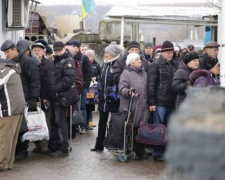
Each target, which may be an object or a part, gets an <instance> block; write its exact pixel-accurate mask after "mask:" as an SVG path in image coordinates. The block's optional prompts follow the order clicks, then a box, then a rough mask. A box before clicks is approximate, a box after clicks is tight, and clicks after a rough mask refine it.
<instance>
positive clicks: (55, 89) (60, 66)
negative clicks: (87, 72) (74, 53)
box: [47, 51, 75, 101]
mask: <svg viewBox="0 0 225 180" xmlns="http://www.w3.org/2000/svg"><path fill="white" fill-rule="evenodd" d="M47 81H48V93H49V97H50V98H51V99H53V100H55V101H59V99H58V96H57V94H59V93H61V92H64V91H67V90H68V89H69V88H70V87H71V86H72V85H73V84H75V64H74V60H73V58H72V57H70V55H69V53H68V52H67V51H66V52H65V53H64V54H63V55H62V56H55V59H54V63H52V65H51V67H50V69H49V71H48V79H47Z"/></svg>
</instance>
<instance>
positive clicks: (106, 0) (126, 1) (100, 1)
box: [38, 0, 215, 5]
mask: <svg viewBox="0 0 225 180" xmlns="http://www.w3.org/2000/svg"><path fill="white" fill-rule="evenodd" d="M38 1H39V2H41V3H42V4H43V5H59V4H63V5H67V4H77V5H79V4H81V2H82V1H81V0H38ZM94 1H95V4H96V5H138V4H139V5H141V4H152V3H154V2H157V4H162V3H165V2H166V3H167V4H170V3H178V2H179V3H206V2H207V0H157V1H153V0H94ZM214 1H215V0H214Z"/></svg>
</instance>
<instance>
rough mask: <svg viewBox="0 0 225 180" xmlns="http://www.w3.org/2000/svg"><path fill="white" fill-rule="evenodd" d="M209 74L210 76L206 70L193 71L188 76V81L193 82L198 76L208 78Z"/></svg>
mask: <svg viewBox="0 0 225 180" xmlns="http://www.w3.org/2000/svg"><path fill="white" fill-rule="evenodd" d="M210 74H211V72H210V71H207V70H204V69H201V70H196V71H193V72H192V73H191V74H190V80H191V81H192V82H194V81H195V80H196V79H198V78H199V77H200V76H205V77H208V76H209V75H210Z"/></svg>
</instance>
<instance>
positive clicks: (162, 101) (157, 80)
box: [147, 55, 178, 107]
mask: <svg viewBox="0 0 225 180" xmlns="http://www.w3.org/2000/svg"><path fill="white" fill-rule="evenodd" d="M177 69H178V62H177V61H175V60H171V61H169V62H168V61H167V60H166V59H165V58H164V57H163V56H162V55H160V57H159V59H158V60H157V61H154V62H153V63H151V65H150V68H149V70H148V77H147V82H148V83H147V95H148V105H149V106H167V107H174V105H175V94H174V93H173V90H172V80H173V75H174V73H175V72H176V71H177Z"/></svg>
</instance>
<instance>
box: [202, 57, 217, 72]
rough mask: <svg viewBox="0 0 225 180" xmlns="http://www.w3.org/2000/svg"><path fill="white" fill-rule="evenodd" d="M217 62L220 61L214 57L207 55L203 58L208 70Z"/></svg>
mask: <svg viewBox="0 0 225 180" xmlns="http://www.w3.org/2000/svg"><path fill="white" fill-rule="evenodd" d="M217 63H218V59H217V58H212V57H209V56H207V57H205V58H204V59H203V65H204V67H205V69H206V70H210V69H212V68H213V67H214V66H215V65H216V64H217Z"/></svg>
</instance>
